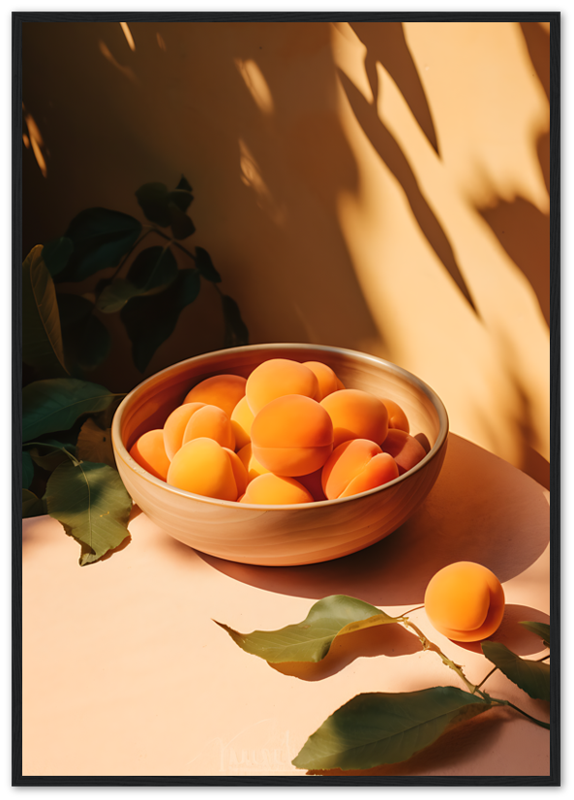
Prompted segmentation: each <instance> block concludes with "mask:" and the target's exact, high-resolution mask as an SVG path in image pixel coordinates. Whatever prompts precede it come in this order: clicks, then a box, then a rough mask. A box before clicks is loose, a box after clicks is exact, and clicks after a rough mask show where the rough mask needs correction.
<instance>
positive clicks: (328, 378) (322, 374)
mask: <svg viewBox="0 0 574 800" xmlns="http://www.w3.org/2000/svg"><path fill="white" fill-rule="evenodd" d="M303 366H305V367H309V369H310V370H311V372H314V373H315V376H316V378H317V382H318V384H319V391H318V392H317V396H316V397H315V398H314V399H315V400H317V401H318V402H321V400H322V399H323V398H324V397H327V395H328V394H331V393H332V392H336V391H338V390H339V389H344V388H345V387H344V386H343V384H342V383H341V381H340V380H339V378H338V377H337V375H336V374H335V373H334V372H333V370H332V369H331V367H329V366H327V364H323V362H322V361H304V362H303Z"/></svg>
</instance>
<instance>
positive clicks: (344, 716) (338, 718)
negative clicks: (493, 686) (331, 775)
mask: <svg viewBox="0 0 574 800" xmlns="http://www.w3.org/2000/svg"><path fill="white" fill-rule="evenodd" d="M489 708H491V704H490V703H489V702H488V701H487V700H484V699H482V698H481V697H477V696H476V695H472V694H469V693H468V692H464V691H462V690H461V689H457V688H455V687H453V686H436V687H434V688H432V689H423V690H421V691H418V692H404V693H399V694H386V693H383V692H372V693H365V694H359V695H357V696H356V697H353V699H352V700H349V702H348V703H345V705H343V706H341V708H339V709H338V710H337V711H335V712H334V713H333V714H331V716H330V717H328V718H327V719H326V720H325V722H323V724H322V725H321V727H320V728H319V729H318V730H317V731H316V732H315V733H314V734H312V736H310V737H309V739H307V741H306V743H305V744H304V745H303V748H302V749H301V750H300V752H299V753H298V754H297V756H296V757H295V758H294V759H293V761H292V763H293V764H294V765H295V766H296V767H300V768H302V769H336V768H338V769H342V770H348V769H370V768H371V767H376V766H378V765H379V764H396V763H397V762H400V761H406V759H408V758H410V757H411V756H412V755H413V754H414V753H416V752H418V751H419V750H422V749H423V748H424V747H428V745H430V744H432V742H434V741H435V740H436V739H438V737H439V736H440V735H441V734H442V733H444V731H445V730H446V729H447V728H449V727H451V726H452V725H456V724H458V723H460V722H463V721H466V720H467V719H471V718H472V717H474V716H476V715H477V714H481V713H483V712H484V711H487V710H488V709H489Z"/></svg>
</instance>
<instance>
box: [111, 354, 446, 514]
mask: <svg viewBox="0 0 574 800" xmlns="http://www.w3.org/2000/svg"><path fill="white" fill-rule="evenodd" d="M293 349H296V350H314V351H320V352H323V353H333V354H337V355H345V356H348V357H350V358H354V359H359V360H360V361H363V362H368V363H373V364H376V365H377V366H381V365H382V366H384V367H385V368H386V369H388V370H389V371H390V372H393V373H395V374H396V375H398V376H400V377H402V378H404V379H406V380H407V381H408V382H409V383H411V384H414V385H415V386H416V387H417V388H418V389H419V390H421V391H422V392H423V393H424V394H426V396H427V397H428V398H429V400H430V401H431V403H432V404H433V406H434V408H435V410H436V412H437V415H438V419H439V432H438V436H437V439H436V441H435V443H434V445H433V446H432V447H431V449H430V450H429V452H428V453H427V454H426V455H425V457H424V458H422V459H421V460H420V461H419V462H418V464H415V466H414V467H412V468H411V469H410V470H408V471H407V472H404V473H403V474H402V475H399V476H398V477H397V478H394V479H393V480H392V481H388V482H387V483H383V484H382V485H381V486H375V487H374V488H373V489H368V490H367V491H365V492H360V493H358V494H353V495H349V496H348V497H337V498H335V499H333V500H314V501H313V502H308V503H288V504H287V503H282V504H280V503H276V504H271V503H238V502H237V500H220V499H219V498H217V497H207V496H205V495H201V494H194V493H193V492H187V491H185V490H184V489H178V488H177V486H172V485H171V484H169V483H167V482H166V481H163V480H161V479H160V478H156V477H155V476H154V475H152V474H151V473H150V472H148V471H147V470H145V469H144V468H143V467H141V466H140V465H139V464H138V463H137V461H136V460H135V459H134V458H132V456H130V454H129V452H128V449H127V447H126V446H125V445H124V443H123V441H122V439H121V436H120V423H121V419H122V416H123V413H124V412H125V410H126V408H127V406H128V405H129V404H130V403H132V402H134V400H137V397H138V395H139V394H142V393H143V392H144V391H145V389H146V386H147V384H148V383H150V382H151V381H154V382H155V381H157V380H158V378H161V376H163V375H167V374H169V373H171V372H177V371H181V372H184V371H185V367H186V365H188V364H193V365H196V364H201V363H202V362H205V363H206V364H208V363H209V362H210V361H212V360H213V359H214V358H217V357H219V356H224V355H232V354H233V353H250V352H254V351H255V352H257V351H265V350H285V351H287V350H293ZM222 374H223V373H222ZM448 433H449V420H448V414H447V410H446V408H445V405H444V403H443V402H442V400H441V399H440V397H439V396H438V394H437V393H436V392H435V391H434V389H432V388H431V387H430V386H429V385H428V384H427V383H425V381H423V380H422V379H421V378H419V377H418V376H416V375H414V374H413V373H412V372H409V371H408V370H406V369H404V368H403V367H400V366H399V365H398V364H394V363H393V362H392V361H387V360H386V359H384V358H380V357H379V356H374V355H371V354H370V353H363V352H361V351H359V350H351V349H349V348H345V347H336V346H333V345H321V344H310V343H300V342H299V343H297V342H266V343H259V344H250V345H239V346H237V347H227V348H224V349H221V350H210V351H209V352H207V353H201V354H199V355H197V356H192V357H191V358H186V359H184V360H183V361H177V362H175V363H174V364H171V365H170V366H168V367H164V368H163V369H161V370H160V371H159V372H155V373H154V374H153V375H150V376H149V377H147V378H145V379H144V380H143V381H141V382H140V383H138V384H137V386H134V388H133V389H132V390H131V391H130V392H128V394H127V395H126V396H125V397H124V398H123V400H122V402H121V403H120V405H119V406H118V407H117V409H116V411H115V412H114V416H113V419H112V425H111V435H112V448H113V450H114V451H117V454H118V455H119V456H121V458H122V460H123V461H124V463H125V464H126V466H127V467H129V468H130V469H132V470H133V471H134V472H135V473H137V474H138V475H139V476H140V477H141V478H143V479H144V480H147V481H148V482H150V483H152V484H153V485H154V486H158V487H160V488H162V489H167V491H169V492H170V493H174V494H177V495H179V496H181V497H190V498H192V499H193V500H196V501H198V502H202V503H206V504H207V505H215V506H218V507H224V508H238V507H243V508H245V509H250V510H251V511H254V510H260V511H262V512H263V511H265V512H268V511H277V512H285V511H287V510H293V511H295V510H310V509H312V508H316V507H323V508H324V507H326V506H329V507H331V506H336V505H339V504H342V503H347V502H352V501H356V500H358V499H360V498H363V497H367V496H368V495H374V494H378V493H382V492H384V491H385V489H389V488H391V487H393V486H395V485H397V484H399V483H401V482H402V481H403V480H405V479H407V478H410V477H411V476H412V475H413V474H415V473H416V472H418V471H419V470H421V469H423V467H425V466H426V465H427V464H428V463H429V462H430V461H431V460H432V459H433V458H434V457H435V456H436V455H437V454H438V453H439V451H440V450H441V449H442V447H443V445H444V444H445V442H446V439H447V437H448ZM295 480H296V479H295Z"/></svg>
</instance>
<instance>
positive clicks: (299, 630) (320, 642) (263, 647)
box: [214, 594, 399, 664]
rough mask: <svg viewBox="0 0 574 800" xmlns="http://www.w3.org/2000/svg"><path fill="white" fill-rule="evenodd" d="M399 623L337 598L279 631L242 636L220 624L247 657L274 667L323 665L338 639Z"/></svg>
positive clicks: (341, 596) (322, 602)
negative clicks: (294, 663) (300, 663)
mask: <svg viewBox="0 0 574 800" xmlns="http://www.w3.org/2000/svg"><path fill="white" fill-rule="evenodd" d="M214 621H216V620H214ZM398 621H399V618H397V619H395V618H394V617H390V616H389V615H388V614H385V612H384V611H381V610H380V609H379V608H377V607H376V606H372V605H370V603H365V602H364V601H363V600H358V599H357V598H355V597H348V596H347V595H344V594H335V595H331V596H330V597H325V598H323V599H322V600H319V601H318V602H317V603H315V604H314V605H313V606H312V607H311V610H310V611H309V614H308V615H307V617H306V618H305V619H304V620H303V621H302V622H298V623H296V624H295V625H287V626H286V627H285V628H280V629H279V630H276V631H253V632H252V633H238V632H237V631H234V630H233V629H232V628H230V627H229V626H227V625H224V624H223V623H222V622H217V624H218V625H219V626H220V627H222V628H223V629H224V630H225V631H227V633H228V634H229V635H230V636H231V638H232V639H233V641H234V642H235V643H236V644H237V645H239V647H241V648H242V649H243V650H245V651H246V652H247V653H251V654H252V655H255V656H259V658H264V659H265V660H266V661H268V662H269V663H270V664H279V663H283V662H288V661H312V662H317V661H321V659H323V658H325V656H326V655H327V653H328V652H329V649H330V647H331V644H332V643H333V640H334V639H335V637H336V636H340V635H342V634H345V633H352V632H353V631H358V630H363V629H364V628H372V627H374V626H376V625H389V624H391V623H396V622H398Z"/></svg>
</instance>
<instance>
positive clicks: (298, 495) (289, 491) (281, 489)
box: [239, 472, 313, 505]
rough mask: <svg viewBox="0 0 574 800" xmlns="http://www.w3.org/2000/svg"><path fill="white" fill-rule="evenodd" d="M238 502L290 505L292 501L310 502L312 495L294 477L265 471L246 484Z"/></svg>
mask: <svg viewBox="0 0 574 800" xmlns="http://www.w3.org/2000/svg"><path fill="white" fill-rule="evenodd" d="M239 502H241V503H258V504H266V505H291V504H293V503H312V502H313V497H312V496H311V494H310V493H309V492H308V491H307V489H305V487H304V486H302V485H301V484H300V483H299V481H296V480H295V479H294V478H284V477H280V476H279V475H274V474H273V473H272V472H267V473H265V474H264V475H259V476H258V477H257V478H255V479H254V480H252V481H251V483H249V484H248V486H247V489H246V490H245V494H244V495H243V497H242V498H241V500H240V501H239Z"/></svg>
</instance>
